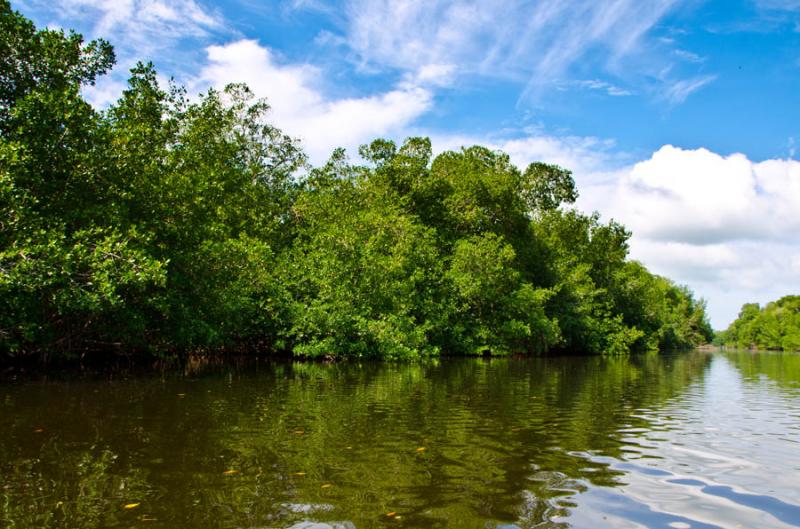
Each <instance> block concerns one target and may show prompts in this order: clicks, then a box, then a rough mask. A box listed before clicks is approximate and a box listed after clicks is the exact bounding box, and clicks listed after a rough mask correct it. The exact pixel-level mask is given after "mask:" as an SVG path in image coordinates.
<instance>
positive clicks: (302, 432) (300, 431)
mask: <svg viewBox="0 0 800 529" xmlns="http://www.w3.org/2000/svg"><path fill="white" fill-rule="evenodd" d="M304 433H306V432H305V431H303V430H295V432H294V434H295V435H303V434H304Z"/></svg>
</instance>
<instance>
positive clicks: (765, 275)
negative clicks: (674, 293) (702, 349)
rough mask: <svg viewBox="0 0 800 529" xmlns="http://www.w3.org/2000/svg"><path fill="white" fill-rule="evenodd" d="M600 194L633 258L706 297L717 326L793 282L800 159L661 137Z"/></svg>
mask: <svg viewBox="0 0 800 529" xmlns="http://www.w3.org/2000/svg"><path fill="white" fill-rule="evenodd" d="M600 195H601V196H605V197H610V199H609V200H608V202H607V203H605V204H601V203H595V204H593V205H594V206H599V207H597V208H596V209H599V210H600V211H601V212H603V213H604V214H605V216H606V217H614V218H616V219H618V220H620V221H622V222H623V223H624V224H625V225H626V226H627V227H628V228H629V229H631V230H632V231H633V234H634V236H633V239H632V241H631V255H632V257H634V258H636V259H639V260H641V261H642V262H644V263H645V264H647V265H648V267H650V268H651V269H652V270H654V271H655V272H657V273H660V274H664V275H666V276H668V277H671V278H673V279H676V280H677V281H679V282H682V283H686V284H689V285H690V286H691V287H693V288H694V289H695V290H696V291H698V292H699V293H700V294H701V295H704V296H706V297H707V298H708V299H709V300H710V313H711V316H712V323H714V325H715V326H717V327H725V326H726V325H727V324H728V323H729V322H730V321H731V320H732V319H733V318H734V317H735V316H736V313H737V312H738V310H739V307H740V306H741V304H742V303H745V302H747V301H758V302H762V303H764V302H766V301H769V299H770V296H772V297H773V298H774V297H779V296H782V295H785V294H787V293H790V292H798V291H800V273H798V272H799V271H798V266H797V263H798V262H800V251H798V249H797V248H798V245H800V162H797V161H794V160H791V159H787V160H780V159H775V160H766V161H762V162H754V161H752V160H749V159H748V158H747V157H746V156H744V155H742V154H732V155H729V156H723V155H720V154H717V153H714V152H711V151H709V150H707V149H694V150H687V149H680V148H677V147H673V146H671V145H666V146H664V147H662V148H661V149H659V150H658V151H656V152H655V153H653V155H652V156H651V157H650V158H649V159H647V160H644V161H641V162H639V163H637V164H635V165H633V166H632V167H630V168H629V169H626V170H624V171H623V172H622V176H621V177H620V178H619V179H618V181H617V182H615V183H613V184H611V185H609V186H607V187H605V189H603V190H602V191H601V193H600Z"/></svg>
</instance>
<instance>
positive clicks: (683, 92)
mask: <svg viewBox="0 0 800 529" xmlns="http://www.w3.org/2000/svg"><path fill="white" fill-rule="evenodd" d="M716 79H717V76H716V75H701V76H699V77H693V78H690V79H680V80H678V81H674V82H671V83H668V84H667V86H666V87H665V89H664V90H663V92H662V97H663V99H664V100H666V101H667V102H668V103H670V104H672V105H679V104H681V103H683V102H684V101H686V98H688V97H689V96H690V95H691V94H692V93H694V92H696V91H697V90H700V89H701V88H703V87H704V86H706V85H707V84H709V83H711V82H712V81H715V80H716Z"/></svg>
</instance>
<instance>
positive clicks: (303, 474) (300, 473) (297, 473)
mask: <svg viewBox="0 0 800 529" xmlns="http://www.w3.org/2000/svg"><path fill="white" fill-rule="evenodd" d="M292 475H293V476H305V475H306V473H305V472H295V473H294V474H292Z"/></svg>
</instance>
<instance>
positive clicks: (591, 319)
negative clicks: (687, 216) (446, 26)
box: [0, 0, 712, 359]
mask: <svg viewBox="0 0 800 529" xmlns="http://www.w3.org/2000/svg"><path fill="white" fill-rule="evenodd" d="M114 62H115V58H114V52H113V49H112V47H111V46H110V45H109V44H108V43H106V42H104V41H93V42H89V43H84V42H83V41H82V38H81V36H80V35H77V34H74V33H70V34H64V33H62V32H60V31H52V30H41V31H37V29H36V28H35V27H34V26H33V24H32V23H31V22H30V21H28V20H27V19H25V18H24V17H23V16H22V15H20V14H19V13H16V12H14V11H12V9H11V7H10V4H9V3H8V2H7V1H6V0H0V354H2V355H5V356H6V357H9V356H11V357H24V356H31V357H36V356H38V357H51V358H53V357H64V358H70V357H75V356H77V355H82V354H84V353H87V352H91V353H98V352H100V353H108V354H111V353H114V352H124V353H126V354H141V355H148V354H157V355H172V354H181V353H184V352H189V351H210V350H237V351H261V352H274V353H287V352H291V353H293V354H296V355H302V356H309V357H313V356H322V355H324V356H334V357H378V358H392V359H395V358H416V357H420V356H426V355H436V354H440V353H447V354H479V353H485V352H491V353H493V354H508V353H536V354H541V353H547V352H565V353H576V354H619V353H627V352H630V351H650V350H656V349H675V348H688V347H692V346H694V345H697V344H699V343H704V342H706V341H707V340H709V339H710V338H711V335H712V332H711V328H710V326H709V324H708V321H707V318H706V314H705V308H704V304H703V303H702V302H700V301H697V300H695V299H694V298H693V296H692V293H691V292H690V291H689V290H688V289H686V288H684V287H679V286H676V285H674V284H673V283H672V282H670V281H669V280H667V279H665V278H662V277H659V276H656V275H653V274H651V273H649V272H648V271H647V270H646V269H645V268H644V267H643V266H642V265H641V264H639V263H637V262H633V261H628V260H627V254H628V245H627V241H628V238H629V236H630V233H629V232H628V231H626V230H625V228H624V227H623V226H621V225H620V224H618V223H616V222H613V221H611V222H608V223H603V222H601V221H600V219H599V216H598V215H597V214H593V215H585V214H582V213H579V212H577V211H575V210H573V209H570V208H569V206H568V205H569V204H571V203H573V202H574V201H575V199H576V197H577V192H576V190H575V186H574V182H573V179H572V176H571V173H570V172H569V171H567V170H565V169H562V168H560V167H557V166H553V165H547V164H543V163H533V164H531V165H529V166H528V167H527V168H526V169H525V170H524V171H523V170H519V169H518V168H516V167H515V166H514V165H512V164H511V163H510V161H509V157H508V156H507V155H506V154H503V153H501V152H496V151H492V150H489V149H486V148H483V147H477V146H476V147H469V148H465V149H462V150H459V151H451V152H445V153H443V154H440V155H438V156H436V157H433V156H432V151H431V144H430V141H429V140H428V139H426V138H410V139H408V140H406V141H405V143H403V145H401V146H397V145H395V144H394V143H392V142H391V141H386V140H376V141H374V142H373V143H371V144H370V145H366V146H364V147H362V148H361V149H360V151H359V154H360V159H361V160H364V161H363V162H359V163H353V162H351V161H349V160H348V158H347V157H346V156H345V153H344V152H343V151H340V150H337V151H335V152H334V153H333V155H332V157H331V159H330V161H329V162H328V163H327V164H325V165H323V166H322V167H315V168H311V167H309V166H308V164H307V162H306V159H305V156H304V154H303V152H302V150H301V149H300V146H299V144H298V142H297V141H296V140H294V139H292V138H290V137H288V136H286V135H285V134H283V133H282V132H281V131H280V130H278V129H277V128H275V127H274V126H272V125H270V124H269V123H268V121H266V116H267V113H268V106H267V104H266V103H265V102H263V101H258V100H254V99H253V98H252V95H251V93H250V91H249V90H248V89H247V88H246V87H244V86H242V85H231V86H229V87H228V88H226V89H225V90H224V91H221V92H220V91H215V90H210V91H209V92H207V93H205V94H203V95H201V96H199V97H198V98H193V99H189V98H187V97H186V94H185V91H184V90H183V89H182V88H180V87H178V86H172V85H170V86H169V87H166V88H164V87H161V86H159V84H158V82H157V81H156V72H155V71H154V69H153V67H152V66H151V65H139V66H137V67H136V68H134V69H133V70H132V73H131V78H130V80H129V82H128V87H127V90H125V91H124V93H123V95H122V97H121V99H119V101H117V102H116V103H115V104H113V105H112V106H110V107H109V108H107V109H106V110H102V111H99V110H97V109H95V108H93V107H92V106H91V105H90V104H88V103H87V102H86V101H85V99H84V97H83V96H82V89H83V88H85V87H86V86H87V85H91V84H92V83H94V81H95V80H96V79H97V77H98V76H100V75H102V74H104V73H106V72H107V71H108V70H109V69H110V68H111V67H112V65H113V64H114Z"/></svg>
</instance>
